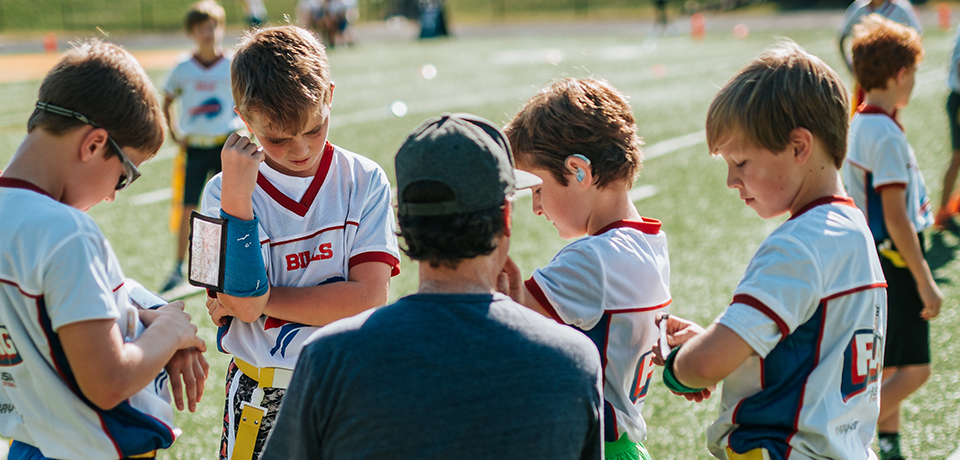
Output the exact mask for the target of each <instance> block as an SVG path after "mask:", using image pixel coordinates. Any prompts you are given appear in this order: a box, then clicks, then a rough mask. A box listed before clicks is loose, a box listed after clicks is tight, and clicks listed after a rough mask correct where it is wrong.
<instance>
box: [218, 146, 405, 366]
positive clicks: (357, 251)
mask: <svg viewBox="0 0 960 460" xmlns="http://www.w3.org/2000/svg"><path fill="white" fill-rule="evenodd" d="M221 179H222V173H221V174H217V175H216V176H214V178H213V179H211V180H210V182H209V183H208V184H207V187H206V189H205V190H204V191H203V199H202V201H201V205H200V209H202V213H203V214H205V215H208V216H214V217H220V194H221V188H220V187H221ZM253 212H254V214H255V215H256V216H257V218H258V219H259V223H260V224H259V233H260V248H261V250H262V251H263V260H264V263H265V265H266V269H267V279H268V280H269V281H270V285H271V286H288V287H306V286H316V285H319V284H324V283H332V282H337V281H346V280H347V279H348V276H349V273H350V268H351V267H353V266H354V265H357V264H361V263H365V262H382V263H385V264H388V265H390V267H392V273H391V275H392V276H396V275H397V274H399V273H400V251H399V248H398V246H397V236H396V223H395V221H394V217H393V209H392V208H391V201H390V183H389V181H388V180H387V175H386V174H385V173H384V172H383V169H381V168H380V166H379V165H377V164H376V163H375V162H373V161H372V160H370V159H368V158H364V157H362V156H360V155H357V154H355V153H352V152H349V151H346V150H343V149H341V148H339V147H335V146H334V145H333V144H330V143H327V147H326V148H325V150H324V153H323V158H322V159H321V160H320V167H319V169H318V170H317V174H316V175H315V176H314V177H307V178H302V177H291V176H286V175H284V174H281V173H279V172H277V171H275V170H273V169H271V168H270V167H269V166H267V164H266V163H261V164H260V174H259V177H258V178H257V187H256V189H255V190H254V192H253ZM317 329H319V328H318V327H314V326H306V325H303V324H299V323H292V322H288V321H283V320H279V319H276V318H271V317H269V316H266V315H264V316H261V317H260V318H259V319H258V320H256V321H254V322H252V323H245V322H243V321H240V320H238V319H236V318H234V319H232V320H231V322H230V325H229V326H227V327H222V328H220V332H219V333H218V346H219V348H220V350H221V351H223V352H225V353H231V354H233V355H234V356H236V357H238V358H240V359H242V360H244V361H246V362H248V363H251V364H253V365H255V366H257V367H279V368H284V369H293V368H294V367H295V365H296V363H297V358H298V357H299V356H300V348H301V347H302V345H303V341H304V340H306V339H307V337H309V336H310V334H312V333H313V332H314V331H316V330H317Z"/></svg>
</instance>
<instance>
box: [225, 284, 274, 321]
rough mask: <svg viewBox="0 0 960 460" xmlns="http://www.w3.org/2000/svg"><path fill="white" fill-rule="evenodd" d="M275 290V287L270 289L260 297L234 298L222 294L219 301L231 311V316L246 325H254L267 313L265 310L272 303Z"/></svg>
mask: <svg viewBox="0 0 960 460" xmlns="http://www.w3.org/2000/svg"><path fill="white" fill-rule="evenodd" d="M275 289H276V288H274V287H268V288H267V292H266V293H265V294H264V295H262V296H258V297H234V296H232V295H228V294H224V293H222V292H221V293H218V294H217V300H219V301H220V304H221V305H223V306H224V307H225V308H226V309H227V310H229V311H230V313H231V316H234V317H236V318H237V319H239V320H240V321H243V322H245V323H252V322H254V321H256V320H257V319H259V318H260V316H261V315H263V314H264V313H265V311H264V310H265V308H266V306H267V304H268V302H269V301H270V297H271V292H272V291H274V290H275Z"/></svg>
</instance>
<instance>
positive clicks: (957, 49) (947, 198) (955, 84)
mask: <svg viewBox="0 0 960 460" xmlns="http://www.w3.org/2000/svg"><path fill="white" fill-rule="evenodd" d="M953 40H954V41H953V53H952V54H951V55H950V68H949V69H948V76H947V87H949V88H950V95H949V96H947V119H948V120H949V121H948V122H949V123H950V147H951V148H952V149H953V155H952V156H951V157H950V165H949V166H947V171H946V172H944V174H943V190H942V191H941V192H940V209H938V210H937V214H936V215H935V216H934V221H933V224H934V225H935V226H936V227H937V228H938V229H940V230H943V229H946V228H952V229H956V228H957V224H956V222H954V221H953V217H954V216H956V215H957V214H958V213H960V193H957V194H953V187H954V186H955V185H956V184H957V174H958V173H960V24H958V25H957V31H956V33H955V35H954V39H953ZM951 195H953V196H951Z"/></svg>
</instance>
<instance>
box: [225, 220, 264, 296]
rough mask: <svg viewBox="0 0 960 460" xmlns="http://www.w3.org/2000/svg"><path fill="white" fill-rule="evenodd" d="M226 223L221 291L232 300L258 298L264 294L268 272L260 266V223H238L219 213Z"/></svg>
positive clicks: (245, 221)
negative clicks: (258, 228)
mask: <svg viewBox="0 0 960 460" xmlns="http://www.w3.org/2000/svg"><path fill="white" fill-rule="evenodd" d="M220 217H222V218H223V219H224V220H226V221H227V225H226V233H227V237H226V244H225V247H224V253H225V256H224V259H225V260H224V262H225V263H224V276H223V292H224V294H227V295H231V296H234V297H260V296H262V295H264V294H266V293H267V289H268V288H269V283H268V282H267V269H266V267H264V265H263V252H262V251H261V250H260V236H259V232H258V230H257V224H258V223H259V220H258V219H257V217H256V216H254V217H253V220H240V219H237V218H236V217H233V216H231V215H230V214H227V213H225V212H223V210H222V209H221V210H220Z"/></svg>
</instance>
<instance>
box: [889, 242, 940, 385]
mask: <svg viewBox="0 0 960 460" xmlns="http://www.w3.org/2000/svg"><path fill="white" fill-rule="evenodd" d="M919 237H920V247H921V248H922V247H924V246H923V244H924V242H923V235H922V234H921V235H919ZM880 266H881V267H883V276H884V277H886V278H887V337H886V344H885V345H884V349H883V365H884V367H889V366H910V365H917V364H929V363H930V322H929V321H925V320H924V319H923V318H921V317H920V310H923V301H922V300H921V299H920V292H919V291H918V290H917V282H916V280H914V279H913V275H912V274H911V273H910V269H908V268H900V267H895V266H894V265H893V263H891V262H890V261H889V260H888V259H887V258H886V257H883V256H880Z"/></svg>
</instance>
